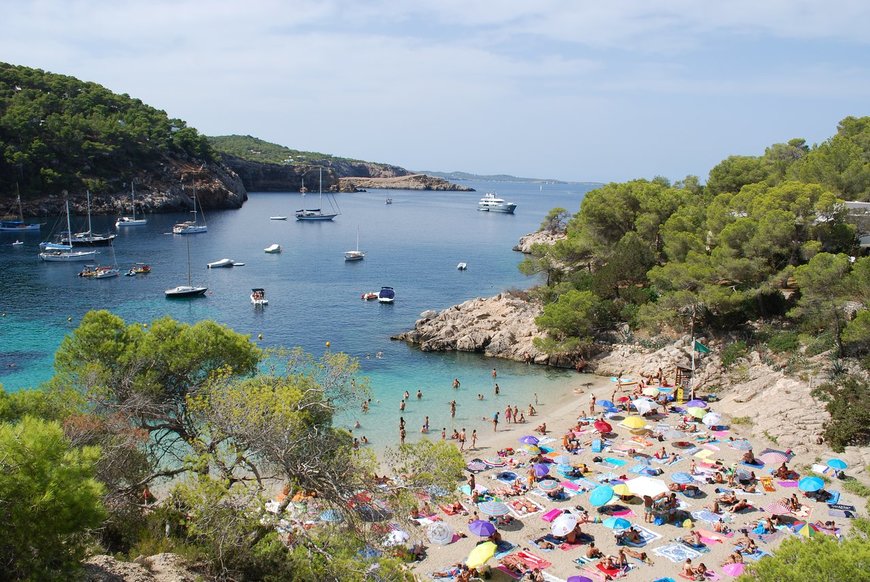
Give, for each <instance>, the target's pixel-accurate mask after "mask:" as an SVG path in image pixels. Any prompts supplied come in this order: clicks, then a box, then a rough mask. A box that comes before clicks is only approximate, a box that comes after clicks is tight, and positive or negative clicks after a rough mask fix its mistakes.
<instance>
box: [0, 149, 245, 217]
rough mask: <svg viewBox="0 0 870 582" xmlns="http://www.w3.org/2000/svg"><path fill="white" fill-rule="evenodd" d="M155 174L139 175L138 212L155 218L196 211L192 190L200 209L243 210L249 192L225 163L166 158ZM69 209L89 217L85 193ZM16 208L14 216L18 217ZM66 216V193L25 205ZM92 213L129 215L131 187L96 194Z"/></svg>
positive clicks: (30, 212)
mask: <svg viewBox="0 0 870 582" xmlns="http://www.w3.org/2000/svg"><path fill="white" fill-rule="evenodd" d="M155 168H156V169H154V170H151V171H147V172H146V171H142V172H140V173H138V174H137V175H136V176H134V178H133V180H134V184H135V189H136V212H137V214H138V213H144V214H150V213H160V212H179V211H184V210H191V209H193V188H194V186H195V187H196V198H197V206H199V207H201V208H203V209H205V210H209V209H227V208H241V207H242V204H243V203H244V202H245V200H247V199H248V192H247V190H246V189H245V186H244V184H242V180H241V179H240V178H239V176H238V175H237V174H236V173H235V172H234V171H233V170H232V169H231V168H229V167H228V166H226V165H224V164H222V163H205V164H204V163H202V162H200V161H193V160H185V159H180V158H164V159H163V160H162V161H161V162H159V163H158V164H157V165H156V166H155ZM69 199H70V209H71V211H72V212H73V214H75V215H77V216H84V215H85V214H86V213H87V195H86V193H85V192H70V193H69ZM17 212H18V211H17V208H15V209H14V212H12V208H11V206H10V214H13V213H14V214H17ZM63 212H64V196H63V194H50V195H47V196H44V197H42V198H40V199H37V200H29V201H27V202H25V203H24V215H25V216H31V217H33V216H35V217H45V216H59V215H61V214H63ZM91 213H92V214H95V215H99V214H114V215H120V214H129V213H130V185H129V182H126V183H124V182H119V183H118V184H117V185H114V187H113V188H111V189H108V188H107V189H106V190H104V191H101V192H93V193H92V194H91Z"/></svg>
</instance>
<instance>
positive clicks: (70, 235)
mask: <svg viewBox="0 0 870 582" xmlns="http://www.w3.org/2000/svg"><path fill="white" fill-rule="evenodd" d="M87 192H88V236H91V235H92V234H93V231H92V230H91V191H90V190H88V191H87ZM69 242H70V244H72V231H70V233H69Z"/></svg>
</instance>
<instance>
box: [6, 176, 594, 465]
mask: <svg viewBox="0 0 870 582" xmlns="http://www.w3.org/2000/svg"><path fill="white" fill-rule="evenodd" d="M463 183H464V184H466V185H468V186H471V187H473V188H475V190H476V192H430V191H406V190H369V191H368V192H359V193H353V194H338V195H336V196H335V200H336V203H337V204H338V207H339V208H340V210H341V214H340V215H339V216H338V217H336V218H335V220H334V221H332V222H297V221H295V220H294V218H293V213H294V211H295V210H297V209H300V208H303V207H305V208H312V207H318V206H319V205H320V200H319V199H318V196H317V194H313V195H312V194H311V193H309V194H307V195H304V196H303V195H301V194H299V193H297V192H278V193H271V192H270V193H259V192H253V193H249V199H248V201H247V202H246V203H245V204H244V206H243V207H242V208H241V209H238V210H223V211H207V212H206V213H205V221H206V223H207V224H208V232H207V233H203V234H195V235H186V236H179V235H173V234H171V231H172V225H173V224H175V223H176V222H180V221H182V220H189V219H190V218H191V216H190V215H189V214H181V213H179V214H155V215H149V216H147V218H148V224H147V226H144V227H128V228H126V229H122V230H120V231H119V232H118V237H117V238H116V239H115V242H114V245H113V246H112V247H111V248H108V247H104V248H100V249H99V250H100V254H98V255H97V262H98V263H100V264H113V263H116V264H117V265H118V267H119V268H121V270H122V273H123V272H124V271H126V270H127V269H129V268H130V267H131V266H132V265H133V264H134V263H137V262H144V263H148V264H149V265H150V266H151V267H152V271H151V273H149V274H147V275H138V276H135V277H127V276H123V274H122V276H121V277H117V278H113V279H102V280H94V279H88V278H81V277H78V276H77V275H78V272H79V271H80V270H81V268H82V265H83V263H70V264H62V263H45V262H42V261H40V260H39V258H38V256H37V254H38V253H39V248H38V245H39V242H40V241H41V240H43V239H47V238H48V237H49V236H50V234H51V226H52V225H53V224H55V223H56V222H58V218H57V217H48V218H46V219H44V220H45V222H46V225H45V226H43V230H42V232H41V233H39V234H37V233H34V234H27V235H20V234H19V235H18V236H17V237H16V234H15V233H12V234H9V233H0V273H3V276H2V277H0V385H2V386H3V388H4V389H5V390H7V391H10V392H14V391H17V390H24V389H29V388H33V387H37V386H39V385H40V384H42V383H43V382H46V381H47V380H49V379H50V378H51V377H52V375H53V361H54V353H55V351H56V350H57V348H58V346H59V345H60V342H61V340H62V339H63V338H64V336H65V335H66V334H68V333H70V332H71V331H72V330H73V329H75V327H76V326H77V325H78V322H79V321H80V320H81V318H82V316H83V315H84V314H85V313H87V312H88V311H90V310H94V309H106V310H109V311H111V312H113V313H115V314H117V315H119V316H120V317H122V318H124V320H125V321H127V322H143V323H144V322H150V321H152V320H154V319H156V318H159V317H163V316H166V315H168V316H171V317H173V318H175V319H177V320H179V321H183V322H188V323H194V322H196V321H200V320H203V319H211V320H214V321H217V322H219V323H221V324H224V325H227V326H228V327H230V328H232V329H233V330H235V331H237V332H240V333H243V334H246V335H248V336H250V338H251V340H252V341H255V342H256V343H257V344H258V345H260V346H261V347H264V348H271V347H295V346H301V347H302V348H303V349H305V350H306V351H308V352H310V353H312V354H314V355H315V356H319V355H321V354H323V353H324V350H327V349H329V350H333V351H342V352H346V353H348V354H350V355H351V356H354V357H355V358H357V359H358V360H359V362H360V368H361V374H362V375H364V376H365V377H366V378H367V379H368V381H369V384H370V387H371V398H372V402H371V405H370V407H369V411H368V412H367V413H363V412H362V411H361V410H351V411H346V412H345V413H344V414H343V416H342V417H341V418H340V422H341V423H342V424H344V425H347V426H348V427H349V428H353V426H354V425H356V423H359V427H357V428H355V430H354V434H356V435H359V436H360V437H361V436H363V435H365V436H366V438H367V439H368V440H369V441H370V442H371V443H372V444H373V446H375V447H378V448H381V447H383V446H386V445H391V444H395V443H396V441H397V440H398V423H399V417H403V418H404V420H405V423H406V427H407V432H408V438H409V440H413V439H414V438H416V437H417V436H418V435H419V434H420V427H421V426H422V424H423V422H424V419H425V417H426V416H429V423H430V427H431V430H432V432H433V434H437V435H438V436H440V430H441V428H446V429H447V430H448V432H451V431H452V430H453V429H454V428H459V427H464V426H467V427H468V429H469V431H470V430H471V428H473V427H478V426H482V423H483V422H484V421H485V420H487V419H489V418H490V417H491V416H492V414H493V413H494V412H495V411H497V410H502V409H503V408H504V407H505V406H506V404H508V403H515V404H517V405H518V406H520V407H521V408H525V407H527V406H528V404H530V403H532V402H533V399H535V398H536V399H537V400H538V401H539V402H543V401H546V399H547V397H548V394H551V393H553V392H554V391H558V390H560V389H561V388H562V387H563V386H564V381H565V379H566V378H567V377H568V376H576V374H574V373H573V372H569V371H565V370H555V369H550V368H546V367H541V366H530V365H527V364H521V363H514V362H508V361H504V360H499V359H490V358H486V357H484V356H482V355H480V354H470V353H425V352H422V351H420V350H419V349H418V348H416V347H414V346H410V345H408V344H406V343H404V342H399V341H393V340H391V339H390V337H391V336H393V335H395V334H398V333H400V332H403V331H406V330H409V329H411V328H413V326H414V322H415V321H416V320H417V319H419V318H420V314H421V313H422V312H424V311H426V310H430V309H434V310H441V309H444V308H446V307H449V306H451V305H455V304H458V303H462V302H464V301H467V300H469V299H473V298H476V297H489V296H493V295H496V294H498V293H499V292H501V291H505V290H507V289H512V288H518V289H525V288H528V287H530V286H532V285H534V284H537V283H539V281H538V280H537V279H536V278H534V277H532V278H529V277H526V276H524V275H522V274H521V273H520V272H519V270H518V268H517V266H518V264H519V263H520V261H521V260H522V259H523V255H522V254H520V253H518V252H515V251H513V250H512V247H513V246H514V245H516V244H517V241H518V240H519V238H520V237H521V236H523V235H524V234H527V233H531V232H534V231H536V230H537V229H538V228H539V226H540V224H541V222H542V221H543V219H544V217H545V216H546V215H547V213H548V212H549V211H550V210H551V209H552V208H555V207H561V208H564V209H566V210H568V211H569V212H571V213H574V212H576V211H577V210H578V209H579V207H580V202H581V201H582V199H583V196H584V195H585V194H586V192H588V191H589V190H591V189H592V188H594V186H592V185H588V184H578V183H545V184H540V183H530V182H482V181H468V182H463ZM486 192H495V193H496V194H497V195H498V196H499V197H501V198H504V199H506V200H508V201H510V202H514V203H516V204H517V209H516V212H515V213H514V214H512V215H510V214H500V213H489V212H479V211H478V210H477V202H478V200H479V199H480V198H481V197H482V196H483V194H484V193H486ZM387 199H391V200H392V203H391V204H386V201H387ZM322 205H323V206H324V208H325V209H328V208H329V205H328V204H327V197H326V196H324V199H323V201H322ZM271 216H287V217H288V219H287V220H286V221H282V220H270V217H271ZM115 218H116V217H114V216H94V217H93V224H94V227H93V228H94V231H95V232H104V231H114V230H115V229H114V220H115ZM63 227H64V228H65V224H63ZM85 228H86V227H85V222H84V220H83V219H82V218H81V217H76V218H74V224H73V230H76V231H78V230H85ZM357 237H359V248H360V250H363V251H364V252H365V253H366V256H365V259H364V260H363V261H359V262H345V260H344V252H345V251H347V250H350V249H355V248H356V245H357ZM16 238H18V239H21V240H23V241H24V244H23V245H12V242H13V241H14V240H16ZM273 243H278V244H280V245H281V247H282V249H283V252H281V253H280V254H267V253H265V252H264V249H265V247H267V246H269V245H271V244H273ZM188 257H189V260H188ZM223 258H229V259H232V260H234V261H236V262H243V263H245V264H244V266H236V267H233V268H228V269H208V268H207V266H206V265H207V263H209V262H212V261H217V260H219V259H223ZM460 262H465V263H467V265H468V268H467V270H464V271H460V270H458V269H457V264H458V263H460ZM188 266H189V268H190V280H191V282H192V283H193V284H194V285H202V286H206V287H208V292H207V294H206V296H205V297H202V298H198V299H189V300H170V299H166V298H165V296H164V290H166V289H168V288H171V287H175V286H177V285H182V284H187V282H188ZM382 286H390V287H393V288H394V289H395V293H396V298H395V302H394V303H392V304H381V303H378V302H377V301H363V300H362V299H361V295H362V294H363V293H365V292H369V291H375V292H376V291H378V290H379V289H380V288H381V287H382ZM255 287H262V288H264V289H265V290H266V296H267V298H268V299H269V305H268V306H266V307H265V308H259V309H258V308H254V306H253V305H251V303H250V298H249V295H250V292H251V289H252V288H255ZM327 344H328V345H327ZM493 369H496V371H497V378H496V379H495V380H493V377H492V371H493ZM454 378H458V379H459V380H460V382H461V386H460V389H459V390H454V389H453V388H452V383H453V379H454ZM494 382H498V384H499V388H500V392H501V394H500V395H499V396H498V397H495V395H494V386H493V384H494ZM406 390H407V391H408V392H410V394H411V398H410V399H409V400H408V401H407V402H406V404H405V409H404V411H401V410H400V409H399V408H400V403H401V400H402V396H403V393H404V392H405V391H406ZM418 390H420V391H422V393H423V397H422V399H417V397H416V393H417V391H418ZM478 394H481V395H483V396H484V399H483V400H479V399H478V396H477V395H478ZM451 400H456V401H457V410H456V415H455V417H451V415H450V407H449V402H450V401H451Z"/></svg>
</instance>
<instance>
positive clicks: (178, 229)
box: [172, 182, 208, 234]
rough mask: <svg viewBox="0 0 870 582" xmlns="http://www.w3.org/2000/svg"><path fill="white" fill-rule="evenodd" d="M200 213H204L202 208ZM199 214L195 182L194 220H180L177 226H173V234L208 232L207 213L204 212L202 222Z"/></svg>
mask: <svg viewBox="0 0 870 582" xmlns="http://www.w3.org/2000/svg"><path fill="white" fill-rule="evenodd" d="M199 214H203V212H202V210H200V211H199ZM199 214H197V210H196V182H194V184H193V220H187V221H185V222H179V223H178V224H176V225H175V226H173V227H172V233H173V234H199V233H201V232H208V225H206V224H205V215H204V214H203V219H202V222H201V223H200V222H199Z"/></svg>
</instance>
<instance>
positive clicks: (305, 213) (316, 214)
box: [296, 168, 341, 221]
mask: <svg viewBox="0 0 870 582" xmlns="http://www.w3.org/2000/svg"><path fill="white" fill-rule="evenodd" d="M318 169H319V170H320V186H319V188H318V193H319V195H320V208H311V209H305V208H303V209H301V210H297V211H296V220H301V221H306V220H307V221H315V220H318V221H325V220H332V219H333V218H335V217H336V216H338V215H339V214H341V211H340V210H339V211H337V212H336V211H335V208H333V212H323V168H318ZM329 196H331V195H329ZM329 205H330V206H337V205H336V204H335V202H334V200H333V199H330V201H329Z"/></svg>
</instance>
